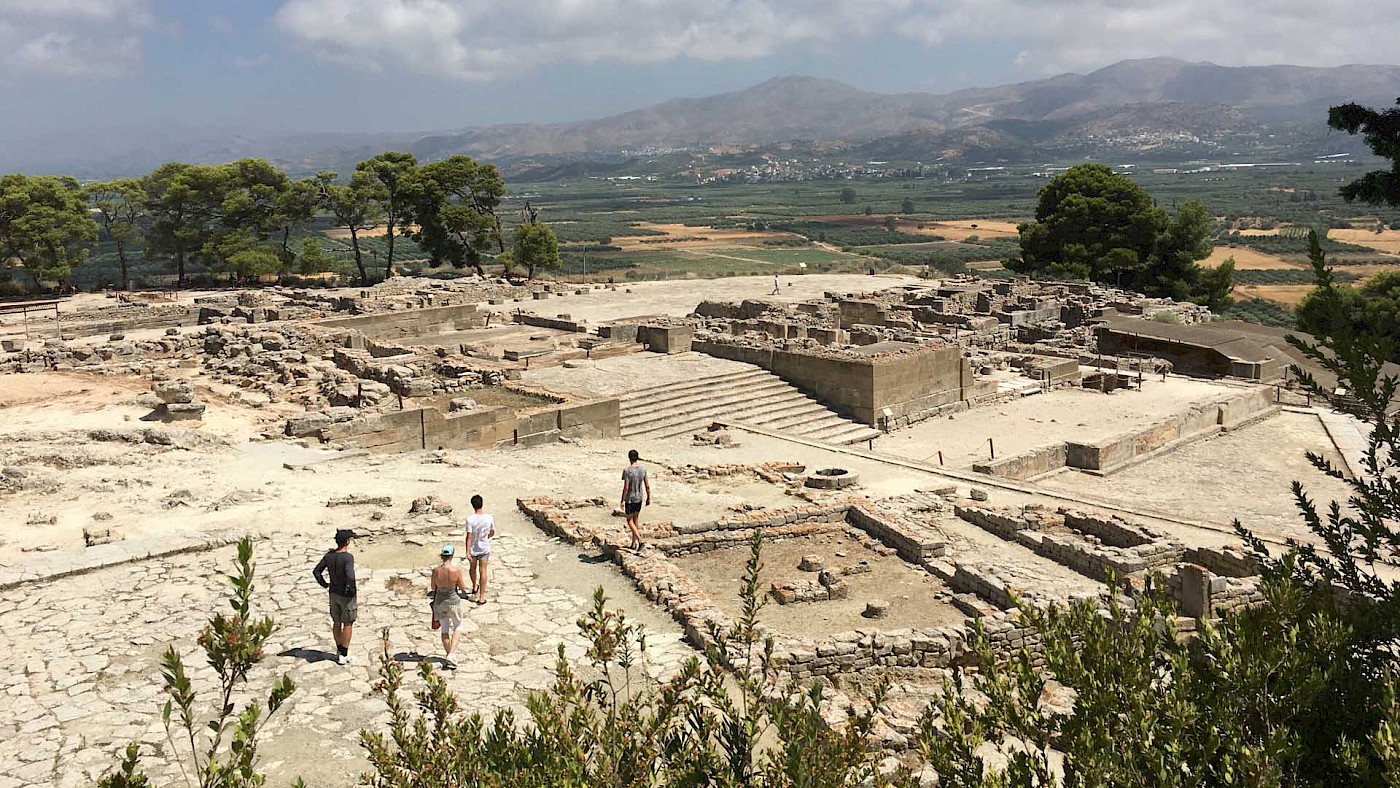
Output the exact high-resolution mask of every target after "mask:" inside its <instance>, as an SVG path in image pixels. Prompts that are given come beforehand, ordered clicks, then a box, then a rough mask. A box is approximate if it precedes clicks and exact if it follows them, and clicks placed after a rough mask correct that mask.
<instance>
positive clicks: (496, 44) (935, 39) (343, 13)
mask: <svg viewBox="0 0 1400 788" xmlns="http://www.w3.org/2000/svg"><path fill="white" fill-rule="evenodd" d="M28 1H30V2H39V0H28ZM67 2H77V0H67ZM1385 6H1389V7H1390V8H1389V9H1386V8H1384V7H1385ZM1395 6H1396V0H1366V1H1365V2H1363V1H1362V0H1330V2H1326V3H1320V2H1317V0H1176V1H1175V2H1162V0H513V1H512V2H508V3H502V2H499V1H498V0H284V2H283V5H282V7H281V8H280V10H279V11H278V12H277V14H276V18H275V23H276V25H277V27H278V28H279V29H281V30H282V31H284V32H285V33H287V34H288V35H290V36H291V37H293V38H294V39H296V40H298V41H299V42H301V43H302V44H303V45H304V46H306V47H307V48H308V49H309V50H310V51H312V52H314V53H315V54H317V55H318V56H320V57H323V58H326V59H328V60H332V61H335V62H339V63H344V64H347V65H350V66H353V67H357V68H363V69H371V70H380V69H389V68H401V69H407V70H410V71H415V72H419V73H425V74H434V75H440V76H444V77H456V78H461V79H477V80H482V79H493V78H496V77H499V76H501V75H503V74H506V73H512V72H518V71H522V70H528V69H530V68H532V67H535V66H538V65H542V64H549V63H590V62H598V61H616V62H631V63H647V62H659V61H665V60H672V59H677V58H694V59H698V60H712V61H725V60H743V59H751V58H757V57H762V56H765V55H770V54H773V53H775V52H780V51H784V50H789V49H793V48H798V47H806V48H825V47H830V46H835V45H839V44H841V43H843V42H846V41H850V40H853V39H863V38H869V37H871V36H874V35H879V34H887V35H897V36H902V37H905V38H910V39H914V40H917V41H921V42H923V43H925V44H927V45H928V46H930V47H936V46H939V45H941V44H944V43H947V42H953V41H974V42H984V41H1009V42H1014V44H1015V46H1016V47H1017V48H1018V49H1019V50H1020V54H1019V55H1018V56H1017V58H1016V63H1017V65H1019V66H1022V67H1023V68H1025V69H1026V70H1027V71H1028V72H1032V73H1042V72H1044V73H1048V72H1055V71H1062V70H1082V69H1086V68H1093V67H1096V66H1101V65H1104V64H1107V63H1110V62H1113V61H1116V60H1120V59H1123V58H1128V57H1144V56H1155V55H1171V56H1176V57H1182V58H1186V59H1191V60H1210V61H1213V62H1218V63H1222V64H1228V65H1259V64H1266V63H1285V62H1286V63H1298V64H1315V65H1336V64H1340V63H1354V62H1386V61H1392V60H1395V58H1396V56H1395V54H1394V49H1393V42H1394V41H1395V40H1397V36H1400V14H1396V13H1394V11H1395V10H1396V8H1395Z"/></svg>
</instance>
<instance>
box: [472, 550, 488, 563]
mask: <svg viewBox="0 0 1400 788" xmlns="http://www.w3.org/2000/svg"><path fill="white" fill-rule="evenodd" d="M468 557H470V558H471V560H472V563H478V562H479V563H483V564H485V563H488V562H490V560H491V551H490V550H487V551H486V552H484V553H482V554H481V555H477V554H476V553H471V554H469V556H468Z"/></svg>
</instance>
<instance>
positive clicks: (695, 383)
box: [619, 368, 879, 444]
mask: <svg viewBox="0 0 1400 788" xmlns="http://www.w3.org/2000/svg"><path fill="white" fill-rule="evenodd" d="M619 400H620V406H621V407H620V410H621V413H620V416H621V427H622V437H624V438H627V439H630V440H643V441H645V440H661V439H665V438H674V437H677V436H682V435H686V434H689V433H694V432H697V431H700V430H703V429H706V428H707V427H709V426H710V425H711V424H713V423H714V422H716V421H729V422H735V423H740V424H748V425H752V426H754V427H759V428H762V429H768V430H773V431H776V432H786V433H788V434H791V435H798V436H801V437H805V438H811V439H813V440H821V441H825V442H829V443H835V444H846V443H859V442H863V441H866V440H869V439H870V438H871V437H874V436H876V435H878V434H879V433H878V432H876V431H875V430H872V429H870V428H869V427H866V426H865V425H861V424H855V423H854V422H851V421H849V420H847V419H845V418H843V417H841V416H839V415H837V414H836V413H834V412H832V411H831V410H830V409H828V408H827V407H826V406H824V405H822V404H821V403H819V402H817V401H815V400H813V399H811V398H810V397H808V396H806V395H805V394H803V393H802V392H801V391H799V390H798V389H796V388H794V387H793V386H791V385H789V384H788V383H786V382H784V381H783V380H782V379H781V378H779V377H778V376H776V375H773V374H771V373H769V372H767V371H765V370H762V369H758V368H753V369H746V370H741V371H738V372H728V373H724V374H720V375H712V376H708V377H704V378H697V379H694V380H685V381H672V382H671V383H665V384H660V385H656V386H648V387H646V388H641V389H637V390H635V391H630V392H628V393H626V394H624V395H622V396H621V397H620V398H619Z"/></svg>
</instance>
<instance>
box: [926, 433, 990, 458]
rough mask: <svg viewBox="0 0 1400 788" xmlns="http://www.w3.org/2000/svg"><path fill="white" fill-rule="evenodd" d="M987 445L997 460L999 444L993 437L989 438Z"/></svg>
mask: <svg viewBox="0 0 1400 788" xmlns="http://www.w3.org/2000/svg"><path fill="white" fill-rule="evenodd" d="M987 447H988V448H990V449H991V450H992V459H994V460H995V459H996V458H997V445H996V444H995V443H993V442H992V439H991V438H988V439H987ZM940 454H941V453H940Z"/></svg>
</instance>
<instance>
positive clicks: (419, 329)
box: [318, 304, 487, 341]
mask: <svg viewBox="0 0 1400 788" xmlns="http://www.w3.org/2000/svg"><path fill="white" fill-rule="evenodd" d="M486 318H487V316H486V313H484V312H482V311H481V310H480V309H479V308H478V307H477V305H476V304H459V305H456V306H439V307H429V308H427V309H412V310H406V311H401V312H384V313H381V314H375V315H361V316H358V317H336V318H331V319H330V320H322V321H321V322H320V323H319V324H318V325H321V326H325V327H326V328H334V329H347V330H355V331H359V332H361V333H363V334H364V335H365V336H366V337H369V338H371V339H377V340H390V341H392V340H396V339H411V338H413V337H423V336H432V335H434V334H447V333H451V332H453V331H466V330H468V329H473V328H483V327H485V326H486Z"/></svg>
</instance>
